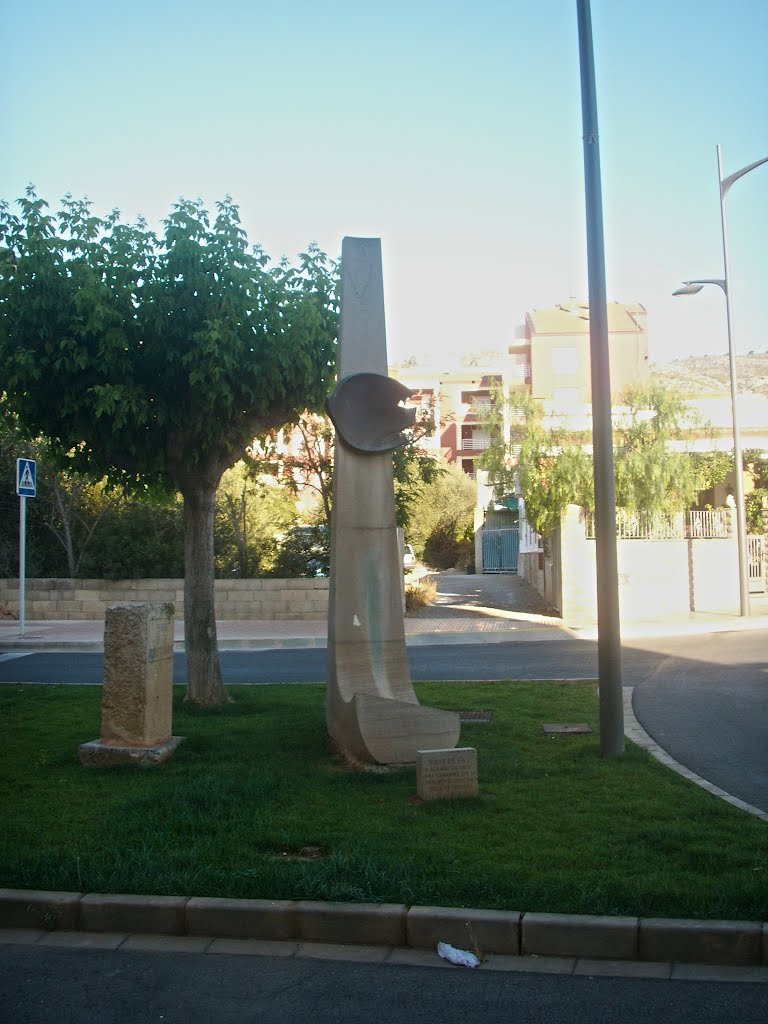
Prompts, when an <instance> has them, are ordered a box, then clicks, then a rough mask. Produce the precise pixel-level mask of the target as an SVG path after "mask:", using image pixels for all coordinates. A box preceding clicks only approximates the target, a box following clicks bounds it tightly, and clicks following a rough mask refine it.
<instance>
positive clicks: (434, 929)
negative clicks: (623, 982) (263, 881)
mask: <svg viewBox="0 0 768 1024" xmlns="http://www.w3.org/2000/svg"><path fill="white" fill-rule="evenodd" d="M0 929H27V930H35V931H37V932H39V933H42V934H44V933H46V932H69V933H71V932H79V933H98V934H101V935H103V936H104V937H107V936H109V937H110V941H112V938H113V937H114V936H117V935H121V934H124V933H129V934H142V935H148V934H151V935H156V936H177V937H183V938H184V939H185V941H186V940H187V939H192V938H195V937H209V938H212V939H240V940H255V941H261V942H282V943H310V944H311V943H345V944H349V945H353V946H361V947H362V946H368V947H382V946H383V947H387V948H399V949H403V948H410V949H413V950H424V949H429V950H434V948H435V946H436V944H437V942H438V941H443V942H450V944H451V945H455V946H458V947H459V948H462V949H472V950H474V951H475V952H478V953H479V954H481V955H485V954H502V955H505V956H511V957H521V956H543V957H556V958H578V959H586V960H596V961H598V960H610V961H614V962H615V961H627V962H646V963H649V962H653V963H658V962H672V963H681V964H707V965H720V966H739V967H768V924H766V923H765V922H759V921H694V920H672V919H670V920H667V919H666V918H640V917H599V916H589V915H581V914H542V913H521V912H517V911H493V910H471V909H463V908H459V907H418V906H416V907H407V906H406V905H405V904H396V903H383V904H373V903H323V902H319V901H313V900H257V899H227V898H225V897H183V896H178V897H176V896H134V895H117V894H105V893H87V894H83V893H74V892H46V891H38V890H32V889H0ZM95 937H96V936H95V935H94V938H95ZM0 941H2V934H1V933H0ZM83 941H84V942H86V944H87V937H86V936H85V935H84V936H83Z"/></svg>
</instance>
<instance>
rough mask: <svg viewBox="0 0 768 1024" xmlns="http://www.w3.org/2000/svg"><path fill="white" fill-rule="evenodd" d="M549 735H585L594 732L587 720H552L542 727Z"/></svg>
mask: <svg viewBox="0 0 768 1024" xmlns="http://www.w3.org/2000/svg"><path fill="white" fill-rule="evenodd" d="M541 728H542V729H543V730H544V733H545V735H547V736H557V735H558V734H563V733H565V734H569V735H584V734H586V733H590V732H592V728H591V726H589V725H587V723H586V722H551V723H549V724H547V725H542V727H541Z"/></svg>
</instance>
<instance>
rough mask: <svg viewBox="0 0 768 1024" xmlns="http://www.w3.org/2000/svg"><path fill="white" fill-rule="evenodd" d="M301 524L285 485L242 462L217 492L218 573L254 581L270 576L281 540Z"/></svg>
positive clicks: (294, 504) (223, 478) (228, 471)
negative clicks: (298, 523) (293, 527)
mask: <svg viewBox="0 0 768 1024" xmlns="http://www.w3.org/2000/svg"><path fill="white" fill-rule="evenodd" d="M295 521H296V503H295V501H294V498H293V495H292V494H291V492H290V491H289V490H288V488H286V487H285V486H284V485H282V484H280V483H278V482H277V481H276V480H270V479H269V478H264V477H262V476H259V475H257V473H256V469H255V467H254V465H253V464H252V463H251V461H250V460H249V461H248V462H245V461H240V462H238V463H237V465H235V466H233V467H232V468H231V469H228V470H227V471H226V473H225V474H224V476H223V477H222V479H221V483H220V484H219V489H218V491H217V493H216V573H217V575H218V576H238V577H242V578H253V577H256V576H265V575H268V574H270V573H271V572H272V571H273V569H274V567H275V563H276V560H277V556H278V551H279V549H280V538H281V537H282V536H284V534H285V533H286V531H287V530H288V529H289V528H290V527H291V526H292V525H293V524H294V523H295Z"/></svg>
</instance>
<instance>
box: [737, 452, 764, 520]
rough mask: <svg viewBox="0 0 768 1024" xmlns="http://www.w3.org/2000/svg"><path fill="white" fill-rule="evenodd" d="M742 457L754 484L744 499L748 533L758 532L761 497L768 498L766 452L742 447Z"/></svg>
mask: <svg viewBox="0 0 768 1024" xmlns="http://www.w3.org/2000/svg"><path fill="white" fill-rule="evenodd" d="M742 459H743V462H744V465H745V466H746V467H747V468H748V469H749V470H750V472H751V473H752V476H753V479H754V484H755V488H754V490H753V491H751V492H750V493H749V494H748V495H747V496H746V499H745V504H746V507H747V508H746V514H747V529H748V530H749V532H750V533H757V534H760V533H762V532H763V499H765V498H768V453H766V452H764V451H763V450H762V449H761V448H744V449H743V451H742Z"/></svg>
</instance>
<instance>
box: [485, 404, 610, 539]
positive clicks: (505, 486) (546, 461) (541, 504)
mask: <svg viewBox="0 0 768 1024" xmlns="http://www.w3.org/2000/svg"><path fill="white" fill-rule="evenodd" d="M506 419H507V423H508V434H507V438H508V439H507V440H506V441H505V440H504V429H503V428H504V422H505V403H504V398H503V396H502V395H496V396H495V400H494V402H493V412H492V413H491V415H490V417H489V422H488V429H489V433H490V436H491V438H492V441H491V445H490V447H489V448H488V450H487V451H486V452H485V453H484V454H483V457H482V459H481V463H480V464H481V467H482V468H483V469H486V470H488V478H489V482H490V483H491V485H492V486H493V488H494V492H495V494H496V497H497V498H499V499H501V498H503V497H505V496H506V495H508V494H514V493H515V492H516V485H518V484H519V487H520V490H521V491H522V493H523V496H524V498H525V513H526V517H527V519H528V522H529V523H530V525H531V526H532V527H533V529H534V530H536V532H537V533H540V534H541V535H542V536H546V535H547V534H549V533H550V532H551V531H552V529H553V528H554V527H555V526H557V524H558V523H559V522H560V516H561V515H562V513H563V510H564V509H565V507H566V505H568V504H570V503H572V502H575V503H576V504H579V505H582V506H583V507H585V508H593V507H594V485H593V480H592V457H591V455H590V454H589V452H588V451H587V450H586V446H587V445H588V444H589V441H590V440H591V438H590V436H589V434H588V432H586V431H577V430H573V429H572V428H570V427H569V426H568V424H567V423H566V421H565V420H564V419H562V418H558V417H553V416H545V413H544V409H543V407H542V405H541V403H540V402H536V401H535V400H534V399H533V398H531V396H530V395H528V394H526V393H524V392H520V391H510V393H509V397H508V399H507V403H506Z"/></svg>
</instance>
